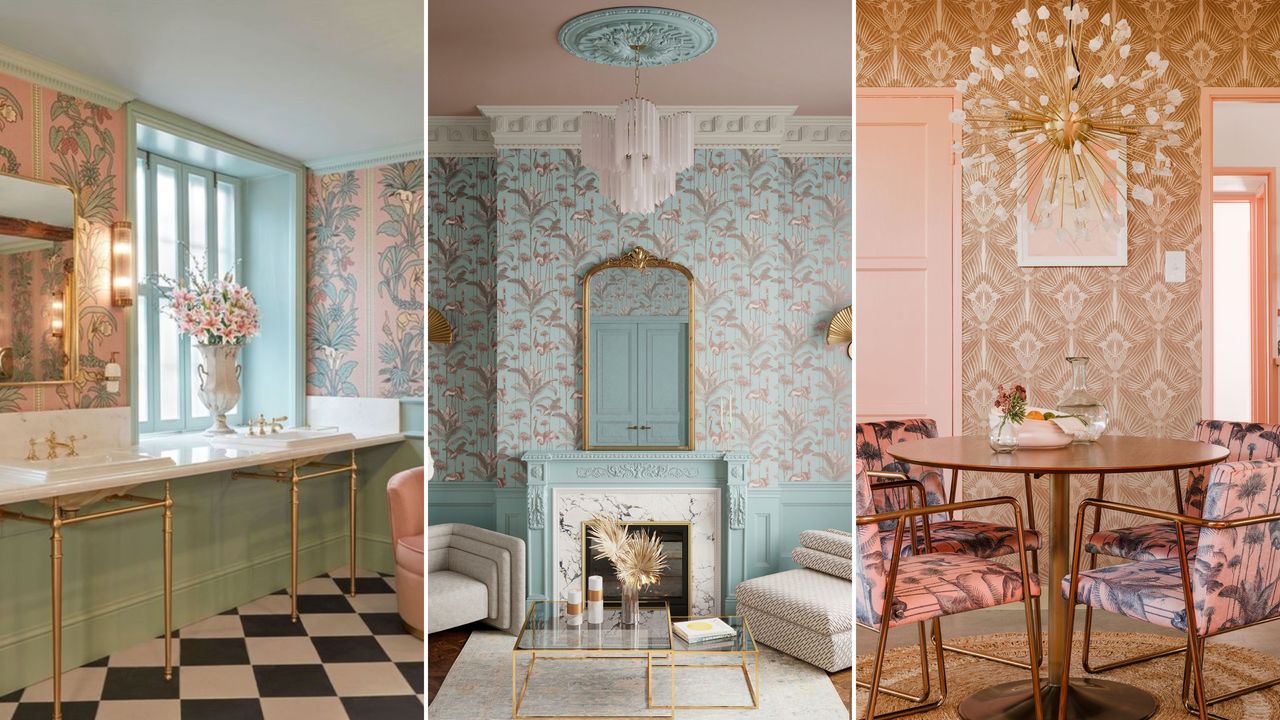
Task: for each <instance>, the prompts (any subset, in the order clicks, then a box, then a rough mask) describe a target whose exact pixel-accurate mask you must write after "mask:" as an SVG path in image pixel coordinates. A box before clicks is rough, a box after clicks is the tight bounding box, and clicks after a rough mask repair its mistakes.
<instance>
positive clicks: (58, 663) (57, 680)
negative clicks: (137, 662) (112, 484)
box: [0, 480, 173, 720]
mask: <svg viewBox="0 0 1280 720" xmlns="http://www.w3.org/2000/svg"><path fill="white" fill-rule="evenodd" d="M169 483H170V481H168V480H165V481H164V497H163V498H160V499H156V498H149V497H143V496H139V495H132V494H129V493H120V494H118V495H112V496H110V497H107V498H104V499H103V502H108V503H110V502H117V501H120V500H124V501H127V502H130V503H133V504H132V505H127V506H124V507H117V508H112V509H110V510H100V511H98V512H93V513H88V514H86V515H81V514H80V513H79V510H80V509H79V508H67V507H65V506H64V505H63V503H62V498H59V497H54V498H50V499H49V500H48V501H47V502H48V503H49V506H50V510H51V512H50V515H49V517H43V516H40V515H31V514H29V513H21V512H15V511H13V510H5V509H3V508H0V520H6V519H7V520H22V521H24V522H31V523H36V524H39V525H46V526H48V527H49V545H50V551H49V558H50V570H51V572H50V579H51V583H52V596H53V597H52V602H51V603H50V604H51V605H52V606H53V607H52V610H53V628H52V636H53V637H52V640H53V678H52V680H53V720H62V528H63V527H66V526H69V525H78V524H80V523H86V522H90V521H93V520H102V519H105V518H110V517H116V516H118V515H127V514H130V513H135V512H141V511H143V510H155V509H158V508H164V513H163V517H164V524H163V530H164V591H163V594H164V679H165V680H172V679H173V495H172V494H171V493H170V492H169Z"/></svg>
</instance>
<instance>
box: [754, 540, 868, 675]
mask: <svg viewBox="0 0 1280 720" xmlns="http://www.w3.org/2000/svg"><path fill="white" fill-rule="evenodd" d="M845 562H848V561H845ZM736 593H737V596H738V606H737V607H738V614H739V615H741V616H743V617H745V618H746V619H747V625H748V626H749V627H750V628H751V635H752V637H753V638H755V640H756V641H757V642H759V643H761V644H764V645H768V646H769V647H772V648H775V649H777V650H781V651H782V652H784V653H786V654H788V655H791V656H792V657H796V658H799V659H801V660H804V661H805V662H807V663H811V664H813V665H817V666H818V667H820V668H822V669H823V670H826V671H827V672H835V671H837V670H843V669H845V668H847V667H849V666H851V665H853V599H852V598H853V583H852V582H850V581H849V580H845V579H844V578H840V577H836V576H834V575H828V574H826V573H822V572H818V571H817V570H810V569H808V568H798V569H795V570H787V571H785V572H780V573H775V574H773V575H765V576H763V577H758V578H753V579H751V580H747V581H745V582H743V583H740V584H739V585H738V587H737V590H736Z"/></svg>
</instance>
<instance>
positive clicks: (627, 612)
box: [622, 582, 640, 625]
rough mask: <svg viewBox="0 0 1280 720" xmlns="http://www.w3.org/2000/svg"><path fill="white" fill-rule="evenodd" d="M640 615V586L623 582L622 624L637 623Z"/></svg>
mask: <svg viewBox="0 0 1280 720" xmlns="http://www.w3.org/2000/svg"><path fill="white" fill-rule="evenodd" d="M639 617H640V588H639V587H637V586H635V585H632V584H630V583H625V582H624V583H622V624H623V625H635V624H636V621H637V619H639Z"/></svg>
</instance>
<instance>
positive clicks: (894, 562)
mask: <svg viewBox="0 0 1280 720" xmlns="http://www.w3.org/2000/svg"><path fill="white" fill-rule="evenodd" d="M856 468H857V470H856V476H857V498H856V502H857V506H856V507H857V515H858V517H857V526H858V528H857V529H858V533H857V543H858V548H857V552H856V553H855V554H854V572H855V574H856V584H855V587H856V590H855V592H856V594H857V598H856V599H855V601H854V608H855V616H856V618H857V620H858V623H859V624H861V625H864V626H867V627H873V628H875V629H876V630H877V631H878V632H879V633H880V638H879V646H878V648H877V650H876V661H875V667H874V669H873V670H872V673H871V681H870V682H865V683H864V682H858V686H859V687H865V688H868V689H869V690H870V695H869V697H868V699H867V714H866V718H867V719H868V720H872V719H874V718H893V717H901V716H903V715H909V714H913V713H918V712H925V711H927V710H932V709H934V708H937V707H939V706H940V705H942V703H943V702H944V701H945V700H946V696H947V680H946V663H945V660H944V659H943V653H942V624H941V622H940V621H939V620H940V618H942V617H943V616H944V615H953V614H956V613H961V612H967V611H969V610H977V609H980V608H986V607H993V606H996V605H1003V604H1005V603H1012V602H1022V604H1023V610H1024V612H1025V615H1026V624H1027V641H1028V642H1027V648H1028V651H1029V652H1030V660H1031V662H1030V663H1029V665H1028V667H1033V668H1034V667H1038V666H1039V664H1040V661H1039V653H1040V643H1039V642H1036V641H1035V638H1036V637H1037V636H1036V630H1035V622H1034V620H1033V618H1032V614H1033V612H1034V611H1033V609H1032V604H1031V599H1032V598H1033V597H1034V596H1036V595H1037V594H1038V593H1039V592H1040V583H1039V580H1038V578H1036V577H1035V576H1034V575H1030V574H1029V573H1028V572H1027V553H1026V548H1025V546H1024V541H1023V538H1024V537H1026V536H1025V534H1024V533H1023V528H1022V510H1021V508H1020V507H1019V506H1018V501H1017V500H1014V499H1013V498H1010V497H999V498H992V499H990V500H973V501H970V502H962V503H948V504H942V505H936V506H928V507H906V508H904V509H898V510H892V511H888V512H882V513H877V512H876V511H875V508H874V505H873V501H872V490H871V488H872V486H871V483H870V480H869V479H868V477H867V471H866V469H865V468H864V467H863V464H862V462H861V461H859V462H858V463H857V464H856ZM898 482H909V481H907V480H906V479H905V476H900V478H899V480H898ZM900 489H902V490H904V492H908V493H909V491H910V488H909V487H907V486H903V487H902V488H900ZM994 506H1007V507H1009V508H1010V509H1011V510H1012V513H1011V514H1012V515H1013V528H1014V534H1013V538H1014V543H1015V544H1016V548H1015V553H1016V554H1017V556H1018V560H1019V567H1018V568H1017V569H1014V568H1011V567H1008V566H1006V565H1001V564H1000V563H998V562H995V561H994V560H989V559H985V558H979V557H974V556H972V555H960V554H957V553H946V552H937V551H935V550H934V548H932V547H931V545H932V543H931V541H930V532H929V524H928V523H925V525H924V532H923V542H924V545H925V548H924V552H923V553H921V554H906V553H903V552H902V546H903V542H904V537H905V532H904V531H905V528H906V526H907V524H908V521H909V520H911V519H912V518H919V517H923V516H925V515H927V514H929V513H930V512H935V511H937V512H944V513H950V512H953V511H957V510H969V509H974V508H980V507H994ZM884 523H892V525H893V528H892V532H891V533H890V536H891V537H892V543H891V544H890V545H889V551H888V553H886V552H885V550H884V548H885V545H884V543H883V539H884V538H883V534H884V531H882V530H881V527H883V525H882V524H884ZM1027 589H1029V590H1030V592H1026V590H1027ZM926 621H932V625H933V642H934V644H935V654H936V655H937V669H938V684H939V688H940V697H939V698H938V699H937V700H934V701H933V702H929V703H925V704H920V705H914V706H912V707H908V708H903V709H900V710H895V711H893V712H890V713H885V714H883V715H876V714H875V710H876V702H877V700H878V699H879V696H880V694H881V693H882V692H883V693H886V694H891V695H895V696H897V697H902V698H906V699H909V700H911V701H913V702H919V701H923V700H926V699H927V698H928V696H929V695H930V694H931V691H930V689H929V674H928V665H927V663H921V669H922V671H923V674H924V677H923V678H922V685H923V686H924V692H923V693H922V695H920V696H912V695H909V694H907V693H903V692H900V691H897V690H889V689H887V688H886V689H881V687H880V677H881V670H882V669H883V664H884V653H885V642H886V641H887V640H888V637H889V630H890V629H891V628H894V627H897V626H899V625H907V624H911V623H915V624H917V625H918V626H919V637H920V643H921V646H922V650H923V645H924V643H925V628H924V623H925V622H926ZM922 657H923V655H922ZM1031 683H1032V697H1033V698H1034V699H1035V712H1036V717H1037V718H1040V717H1042V715H1041V708H1040V677H1039V673H1038V672H1036V671H1032V672H1031Z"/></svg>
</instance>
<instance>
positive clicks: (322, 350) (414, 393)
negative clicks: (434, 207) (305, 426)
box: [307, 160, 425, 398]
mask: <svg viewBox="0 0 1280 720" xmlns="http://www.w3.org/2000/svg"><path fill="white" fill-rule="evenodd" d="M422 167H423V165H422V161H421V160H409V161H406V162H399V163H391V164H388V165H378V166H374V167H369V168H361V169H358V170H348V171H345V172H335V173H327V174H323V175H317V174H314V173H313V174H311V175H309V176H308V179H307V180H308V181H307V308H308V309H307V394H309V395H331V396H341V397H386V398H405V397H420V396H421V395H422V392H423V381H422V368H423V361H424V355H423V344H424V342H423V338H424V336H423V326H422V318H423V307H422V296H423V279H424V270H425V268H424V261H423V257H422V228H423V204H422V202H423V194H422V185H423V173H422Z"/></svg>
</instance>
